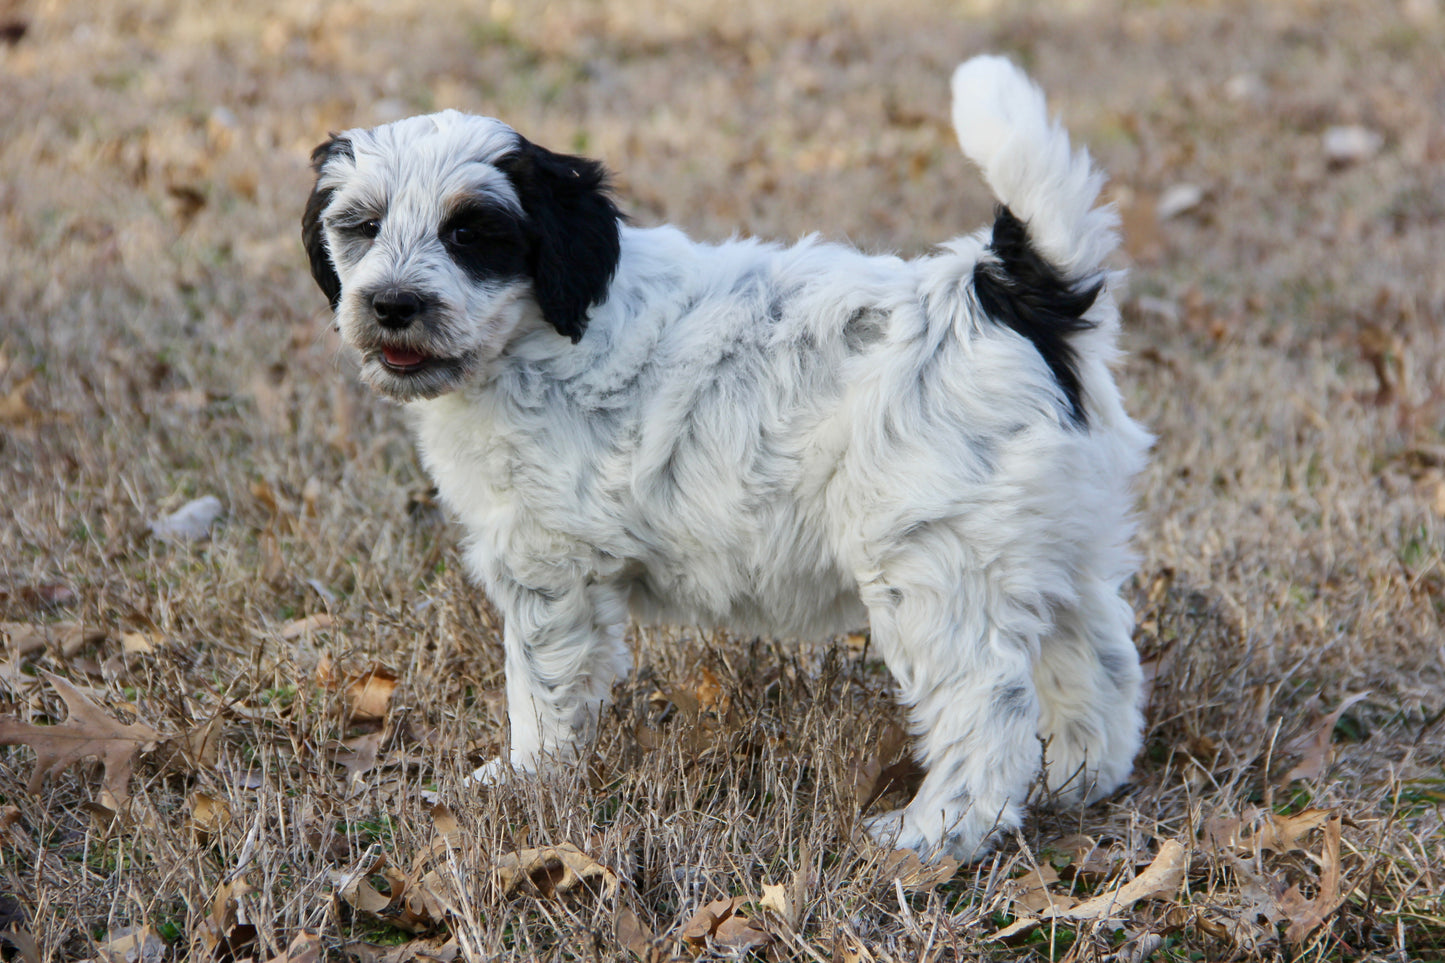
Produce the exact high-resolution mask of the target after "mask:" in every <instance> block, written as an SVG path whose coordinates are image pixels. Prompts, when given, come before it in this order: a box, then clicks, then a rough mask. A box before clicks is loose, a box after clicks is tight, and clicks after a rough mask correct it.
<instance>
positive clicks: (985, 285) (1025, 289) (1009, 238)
mask: <svg viewBox="0 0 1445 963" xmlns="http://www.w3.org/2000/svg"><path fill="white" fill-rule="evenodd" d="M988 247H989V250H990V251H992V252H993V255H994V256H993V258H991V259H989V260H986V261H980V262H979V264H978V266H977V267H975V268H974V269H973V289H974V292H975V293H976V294H977V295H978V303H979V306H980V307H982V308H983V310H984V313H985V314H987V315H988V316H989V317H990V318H992V319H993V320H995V321H997V322H999V323H1000V324H1003V325H1007V326H1008V327H1009V328H1012V329H1013V330H1014V331H1016V332H1018V333H1019V334H1021V335H1023V336H1024V337H1025V338H1028V339H1029V341H1030V342H1032V343H1033V346H1034V348H1035V349H1037V351H1038V352H1039V354H1040V355H1042V356H1043V359H1044V363H1045V364H1047V365H1048V366H1049V370H1050V371H1051V372H1053V375H1054V380H1055V381H1057V382H1058V383H1059V387H1060V388H1062V389H1063V392H1064V398H1065V399H1066V400H1067V401H1068V403H1069V414H1070V416H1071V417H1072V419H1073V421H1074V424H1076V425H1078V426H1079V427H1081V428H1083V427H1085V426H1086V425H1087V423H1088V418H1087V415H1086V414H1085V412H1084V402H1083V387H1082V385H1081V384H1080V381H1079V358H1078V353H1077V352H1076V351H1075V350H1074V346H1073V345H1072V344H1070V343H1069V336H1070V335H1072V334H1075V333H1077V332H1079V331H1085V330H1087V329H1089V328H1091V327H1093V326H1094V325H1093V322H1092V321H1086V320H1085V319H1084V312H1086V311H1088V310H1089V308H1090V307H1092V306H1093V304H1094V300H1095V299H1096V298H1097V297H1098V296H1099V291H1100V290H1101V289H1102V288H1103V286H1104V284H1103V282H1102V281H1095V282H1094V283H1093V284H1091V285H1089V286H1087V287H1083V288H1076V287H1075V286H1074V285H1073V284H1072V283H1070V281H1069V279H1068V278H1066V277H1064V276H1063V274H1062V273H1060V271H1059V269H1058V268H1056V267H1054V266H1053V265H1052V264H1050V263H1049V262H1048V261H1046V260H1045V259H1044V258H1043V256H1042V255H1041V254H1039V252H1038V250H1037V249H1035V248H1034V246H1033V243H1032V242H1031V241H1030V240H1029V230H1028V226H1027V225H1026V224H1024V222H1023V221H1020V220H1019V219H1018V217H1016V216H1015V215H1014V213H1013V211H1010V210H1009V209H1008V207H1006V206H1003V205H1000V206H999V209H998V212H997V214H996V216H995V218H994V222H993V239H992V240H991V241H990V242H989V246H988Z"/></svg>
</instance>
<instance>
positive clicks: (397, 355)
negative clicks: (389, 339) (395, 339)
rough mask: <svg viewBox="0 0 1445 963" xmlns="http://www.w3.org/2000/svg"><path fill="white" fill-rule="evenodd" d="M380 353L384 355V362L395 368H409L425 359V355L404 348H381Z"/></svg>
mask: <svg viewBox="0 0 1445 963" xmlns="http://www.w3.org/2000/svg"><path fill="white" fill-rule="evenodd" d="M381 353H382V354H383V355H385V356H386V363H387V364H389V365H392V366H393V367H396V368H410V367H411V366H412V365H414V364H421V363H422V362H423V361H425V360H426V356H425V355H420V354H417V353H416V352H415V351H407V350H406V349H405V348H382V349H381Z"/></svg>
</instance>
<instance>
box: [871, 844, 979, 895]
mask: <svg viewBox="0 0 1445 963" xmlns="http://www.w3.org/2000/svg"><path fill="white" fill-rule="evenodd" d="M959 865H960V863H959V861H958V860H956V859H954V858H953V857H951V856H940V857H939V859H938V861H937V862H933V863H925V862H924V861H923V860H922V859H920V858H919V856H918V854H917V853H915V852H914V851H913V850H911V849H895V850H894V851H893V852H891V853H889V854H888V855H887V856H885V857H883V862H882V864H881V865H880V867H879V869H880V871H881V875H882V877H883V878H884V879H896V880H897V881H898V884H899V885H900V886H902V887H903V888H904V890H906V891H907V892H910V893H926V892H928V891H929V890H931V889H933V888H934V887H936V886H939V885H940V884H942V883H946V882H948V881H949V880H951V879H953V877H954V875H955V874H956V873H957V872H958V867H959Z"/></svg>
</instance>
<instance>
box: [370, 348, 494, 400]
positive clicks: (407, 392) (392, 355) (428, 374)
mask: <svg viewBox="0 0 1445 963" xmlns="http://www.w3.org/2000/svg"><path fill="white" fill-rule="evenodd" d="M365 358H366V363H365V364H364V366H363V368H362V378H363V380H365V381H366V382H368V383H369V384H370V385H371V386H372V387H373V388H375V389H376V390H378V391H380V392H381V393H382V394H385V395H390V396H391V397H393V398H395V399H397V400H398V401H414V400H416V399H418V398H435V397H436V396H437V395H440V394H443V393H445V392H448V391H451V390H452V389H454V388H456V387H457V385H458V383H459V382H460V381H461V380H462V379H464V378H465V377H467V375H468V373H469V372H470V371H471V370H472V368H473V357H472V354H471V353H470V352H465V353H463V354H461V355H457V356H453V357H447V356H442V355H435V354H426V353H425V352H423V351H418V350H417V349H415V348H404V347H399V346H394V345H378V346H376V347H374V348H372V349H371V350H370V351H368V352H367V353H366V356H365Z"/></svg>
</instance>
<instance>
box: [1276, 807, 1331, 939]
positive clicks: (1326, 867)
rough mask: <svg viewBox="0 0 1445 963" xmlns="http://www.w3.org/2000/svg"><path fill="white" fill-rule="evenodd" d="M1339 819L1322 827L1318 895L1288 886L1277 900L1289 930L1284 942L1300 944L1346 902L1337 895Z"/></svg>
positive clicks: (1297, 887) (1286, 932)
mask: <svg viewBox="0 0 1445 963" xmlns="http://www.w3.org/2000/svg"><path fill="white" fill-rule="evenodd" d="M1340 822H1341V820H1340V817H1339V816H1338V815H1336V816H1333V817H1331V818H1330V820H1329V821H1328V822H1326V823H1325V839H1324V848H1323V849H1322V850H1321V852H1320V882H1319V891H1318V892H1316V893H1315V895H1314V896H1313V897H1312V898H1311V897H1306V896H1305V895H1304V894H1303V893H1301V892H1300V888H1299V886H1298V884H1296V885H1292V886H1290V888H1289V889H1288V890H1286V891H1285V894H1284V896H1283V897H1282V898H1281V899H1280V909H1281V910H1282V911H1283V912H1284V913H1285V914H1286V915H1287V916H1288V917H1289V920H1290V924H1289V929H1288V930H1287V931H1285V934H1284V938H1285V940H1286V941H1288V942H1290V943H1295V944H1298V943H1302V942H1304V939H1305V937H1307V936H1309V935H1310V934H1311V933H1313V932H1314V931H1315V930H1316V929H1318V928H1319V926H1320V924H1322V923H1324V921H1325V920H1326V919H1328V918H1329V917H1330V914H1332V913H1334V911H1335V910H1337V909H1339V908H1340V904H1342V903H1343V902H1344V901H1345V897H1344V895H1343V894H1342V893H1341V892H1340Z"/></svg>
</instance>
